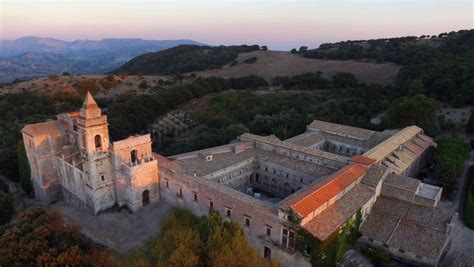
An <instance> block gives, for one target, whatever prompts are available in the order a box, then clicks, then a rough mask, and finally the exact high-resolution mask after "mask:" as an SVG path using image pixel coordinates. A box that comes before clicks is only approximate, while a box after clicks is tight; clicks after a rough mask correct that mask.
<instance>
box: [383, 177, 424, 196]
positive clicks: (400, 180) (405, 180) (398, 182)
mask: <svg viewBox="0 0 474 267" xmlns="http://www.w3.org/2000/svg"><path fill="white" fill-rule="evenodd" d="M420 183H421V181H420V180H417V179H413V178H411V177H408V176H403V175H398V174H395V173H390V174H389V175H388V176H387V178H386V179H385V181H384V185H391V186H396V187H399V188H403V189H406V190H409V191H413V192H415V191H416V190H417V189H418V187H419V186H420Z"/></svg>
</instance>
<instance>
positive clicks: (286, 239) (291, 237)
mask: <svg viewBox="0 0 474 267" xmlns="http://www.w3.org/2000/svg"><path fill="white" fill-rule="evenodd" d="M294 241H295V232H293V231H291V230H288V229H287V228H283V230H282V236H281V244H282V245H283V246H286V247H287V248H293V246H294Z"/></svg>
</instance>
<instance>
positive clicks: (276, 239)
mask: <svg viewBox="0 0 474 267" xmlns="http://www.w3.org/2000/svg"><path fill="white" fill-rule="evenodd" d="M160 176H161V179H160V190H161V197H162V200H164V201H166V202H168V203H170V204H172V205H175V206H179V207H185V208H188V209H190V210H191V211H192V212H193V213H195V214H196V215H204V214H207V213H208V212H209V210H210V208H211V207H210V206H211V205H212V208H213V209H214V210H217V211H218V212H219V213H220V214H221V216H222V217H223V218H224V219H226V220H233V221H235V222H237V223H239V224H240V225H241V226H242V228H243V229H244V232H245V234H246V236H247V238H248V240H249V241H250V242H251V244H252V245H254V246H255V248H256V249H257V251H258V253H259V254H260V256H262V257H263V255H264V248H265V247H268V248H270V249H271V255H272V258H273V259H276V260H278V261H280V263H281V264H282V266H310V264H309V262H308V259H307V258H305V257H302V256H301V255H298V254H297V253H296V252H294V251H291V250H287V251H286V250H282V248H281V247H279V246H281V238H282V237H281V234H282V229H283V227H284V225H285V221H282V220H281V219H280V218H279V217H278V214H277V208H276V207H275V206H273V205H271V204H270V203H266V202H263V201H260V200H258V199H255V198H253V197H250V196H247V195H245V194H242V193H240V192H237V191H235V190H234V189H232V188H230V187H227V186H225V185H221V184H215V183H214V182H212V181H208V180H205V179H203V178H202V177H182V176H180V175H179V174H177V173H174V172H172V171H170V170H166V169H160ZM199 179H201V181H200V180H199ZM211 203H212V204H211ZM228 212H230V216H228ZM246 218H248V219H249V220H250V224H249V225H246ZM267 228H269V229H270V235H267Z"/></svg>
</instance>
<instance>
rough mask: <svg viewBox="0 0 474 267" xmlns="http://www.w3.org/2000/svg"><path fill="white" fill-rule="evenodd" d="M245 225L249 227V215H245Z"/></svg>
mask: <svg viewBox="0 0 474 267" xmlns="http://www.w3.org/2000/svg"><path fill="white" fill-rule="evenodd" d="M245 226H247V227H250V216H245Z"/></svg>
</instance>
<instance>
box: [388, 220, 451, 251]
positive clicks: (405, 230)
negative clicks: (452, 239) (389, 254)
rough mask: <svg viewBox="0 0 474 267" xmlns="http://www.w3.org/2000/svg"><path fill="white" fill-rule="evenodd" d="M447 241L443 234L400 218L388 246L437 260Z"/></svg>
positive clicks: (445, 235)
mask: <svg viewBox="0 0 474 267" xmlns="http://www.w3.org/2000/svg"><path fill="white" fill-rule="evenodd" d="M447 239H448V235H447V234H446V233H445V232H442V231H438V230H436V229H433V228H430V227H426V226H424V225H420V224H418V223H416V222H414V221H411V220H406V219H403V218H402V219H401V220H400V223H399V224H398V226H397V227H396V228H395V231H394V232H393V235H392V237H391V238H390V241H389V242H388V245H389V246H393V247H396V248H401V249H404V250H406V251H411V252H413V253H415V254H417V255H421V256H425V257H430V258H438V257H440V256H441V252H442V250H443V247H444V246H445V244H446V242H447Z"/></svg>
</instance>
